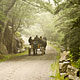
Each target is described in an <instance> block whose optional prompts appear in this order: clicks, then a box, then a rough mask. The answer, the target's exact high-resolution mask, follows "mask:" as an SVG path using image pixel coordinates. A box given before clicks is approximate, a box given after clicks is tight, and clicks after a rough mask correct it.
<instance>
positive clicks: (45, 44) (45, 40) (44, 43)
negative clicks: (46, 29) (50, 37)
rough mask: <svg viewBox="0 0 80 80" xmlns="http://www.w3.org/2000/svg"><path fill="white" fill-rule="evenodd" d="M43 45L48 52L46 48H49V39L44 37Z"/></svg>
mask: <svg viewBox="0 0 80 80" xmlns="http://www.w3.org/2000/svg"><path fill="white" fill-rule="evenodd" d="M42 45H43V46H44V49H45V50H46V46H47V38H46V37H43V43H42Z"/></svg>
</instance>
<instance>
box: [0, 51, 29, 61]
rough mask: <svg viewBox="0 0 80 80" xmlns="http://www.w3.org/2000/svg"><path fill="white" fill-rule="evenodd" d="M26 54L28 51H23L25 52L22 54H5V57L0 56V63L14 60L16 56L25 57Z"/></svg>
mask: <svg viewBox="0 0 80 80" xmlns="http://www.w3.org/2000/svg"><path fill="white" fill-rule="evenodd" d="M26 54H28V51H25V52H22V53H17V54H7V55H0V58H1V59H0V62H3V61H7V60H9V59H12V58H15V57H18V56H23V55H26Z"/></svg>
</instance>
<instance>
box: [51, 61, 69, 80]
mask: <svg viewBox="0 0 80 80" xmlns="http://www.w3.org/2000/svg"><path fill="white" fill-rule="evenodd" d="M51 69H52V76H50V77H52V79H51V80H69V79H68V78H66V79H64V76H60V73H59V61H58V60H56V61H55V62H54V63H53V64H51Z"/></svg>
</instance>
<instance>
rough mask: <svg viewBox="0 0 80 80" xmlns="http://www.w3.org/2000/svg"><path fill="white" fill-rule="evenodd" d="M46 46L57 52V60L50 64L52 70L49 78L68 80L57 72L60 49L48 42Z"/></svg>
mask: <svg viewBox="0 0 80 80" xmlns="http://www.w3.org/2000/svg"><path fill="white" fill-rule="evenodd" d="M48 44H49V45H50V46H52V47H53V48H54V49H56V51H57V52H58V55H57V60H55V62H54V63H53V64H51V70H52V76H50V77H52V79H51V80H68V79H67V78H66V79H64V76H60V72H59V59H60V48H59V47H58V46H55V45H54V44H51V43H49V42H48Z"/></svg>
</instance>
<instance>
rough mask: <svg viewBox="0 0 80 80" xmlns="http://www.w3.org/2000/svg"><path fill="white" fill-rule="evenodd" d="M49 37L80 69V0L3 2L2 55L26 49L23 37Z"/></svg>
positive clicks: (0, 2)
mask: <svg viewBox="0 0 80 80" xmlns="http://www.w3.org/2000/svg"><path fill="white" fill-rule="evenodd" d="M36 34H37V35H39V36H40V35H41V36H46V37H47V39H48V41H50V42H51V43H52V44H53V45H56V46H58V48H60V50H61V51H69V58H70V60H71V62H72V63H73V64H74V66H75V67H76V68H78V69H79V68H80V0H0V55H3V54H5V55H6V54H16V53H18V51H19V50H20V49H21V48H23V46H25V44H24V40H23V39H22V37H21V36H23V35H24V36H26V37H28V36H30V35H31V36H35V35H36Z"/></svg>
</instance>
